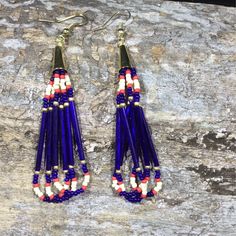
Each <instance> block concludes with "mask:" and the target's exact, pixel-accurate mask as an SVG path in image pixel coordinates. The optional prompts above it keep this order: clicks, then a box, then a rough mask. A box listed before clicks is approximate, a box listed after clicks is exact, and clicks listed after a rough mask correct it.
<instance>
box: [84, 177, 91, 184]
mask: <svg viewBox="0 0 236 236" xmlns="http://www.w3.org/2000/svg"><path fill="white" fill-rule="evenodd" d="M84 181H85V182H86V183H89V181H90V175H85V176H84Z"/></svg>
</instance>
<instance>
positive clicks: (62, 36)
mask: <svg viewBox="0 0 236 236" xmlns="http://www.w3.org/2000/svg"><path fill="white" fill-rule="evenodd" d="M84 13H85V12H84ZM84 13H81V12H78V13H76V14H74V15H71V16H67V17H65V18H62V19H57V18H56V19H55V20H47V19H39V21H40V22H49V23H61V22H64V21H67V20H70V19H73V18H76V17H80V18H82V21H81V22H78V23H72V24H70V25H69V26H68V27H66V28H64V29H63V31H62V33H61V34H60V35H58V36H57V38H56V44H57V46H60V47H62V48H63V47H64V45H65V42H66V40H67V39H68V37H69V36H70V33H71V32H72V31H73V29H74V28H75V27H79V26H83V25H86V24H87V23H88V18H87V16H86V15H85V14H84Z"/></svg>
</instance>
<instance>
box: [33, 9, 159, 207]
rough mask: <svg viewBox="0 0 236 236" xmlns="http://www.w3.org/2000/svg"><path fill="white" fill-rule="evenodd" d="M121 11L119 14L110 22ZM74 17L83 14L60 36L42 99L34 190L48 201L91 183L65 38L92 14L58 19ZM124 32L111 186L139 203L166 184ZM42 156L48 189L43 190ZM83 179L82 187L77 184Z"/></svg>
mask: <svg viewBox="0 0 236 236" xmlns="http://www.w3.org/2000/svg"><path fill="white" fill-rule="evenodd" d="M117 15H119V12H118V13H116V14H114V15H113V16H112V17H111V18H110V19H109V20H108V21H110V20H111V19H112V18H113V17H114V16H117ZM130 16H131V15H130V12H129V17H130ZM74 17H80V18H82V21H81V22H80V23H74V24H71V25H70V26H69V27H68V28H65V29H64V30H63V32H62V33H61V34H60V35H59V36H58V37H57V38H56V47H55V50H54V57H53V72H52V76H51V78H50V81H49V84H48V85H47V87H46V92H45V95H44V98H43V108H42V118H41V127H40V134H39V141H38V149H37V156H36V164H35V169H34V175H33V190H34V193H35V195H36V196H37V197H38V198H40V199H41V200H42V201H45V202H53V203H59V202H63V201H65V200H68V199H70V198H71V197H73V196H76V195H79V194H81V193H83V192H84V191H85V190H86V189H87V186H88V184H89V182H90V172H89V170H88V167H87V163H86V160H85V153H84V149H83V143H82V138H81V131H80V125H79V122H78V118H77V111H76V106H75V102H74V98H73V93H74V91H73V88H72V84H71V80H70V77H69V75H68V73H67V70H66V69H65V63H64V56H63V50H64V48H65V44H66V41H67V40H68V37H69V35H70V34H71V32H72V31H73V28H74V27H77V26H83V25H85V24H87V22H88V18H87V17H86V15H85V14H84V13H79V14H76V15H73V16H70V17H67V18H65V19H63V20H58V21H57V22H61V21H64V20H67V19H71V18H74ZM108 21H106V23H104V25H105V24H107V23H108ZM104 25H103V27H104ZM124 35H125V32H124V28H123V26H122V25H120V27H119V28H118V46H119V50H120V70H119V76H118V79H119V83H118V84H119V85H118V89H117V96H116V104H117V108H116V140H115V143H116V150H115V164H114V172H113V176H112V187H113V188H114V190H115V191H116V192H117V193H118V194H119V195H120V196H123V197H124V198H125V199H126V200H128V201H129V202H140V201H141V200H142V199H144V198H147V197H149V198H150V197H153V196H154V195H156V194H157V193H158V192H159V190H161V188H162V182H161V180H160V167H159V162H158V155H157V152H156V150H155V147H154V144H153V141H152V138H151V134H150V131H149V128H148V124H147V121H146V119H145V116H144V111H143V109H142V107H141V105H140V83H139V80H138V76H137V74H136V69H135V68H134V67H133V66H132V65H131V63H130V60H129V56H128V53H127V50H126V46H125V38H124ZM75 148H76V152H77V155H78V158H79V163H80V168H81V172H80V173H78V171H76V169H77V168H75V160H74V156H75V153H74V152H75ZM129 152H130V154H131V157H132V167H131V174H130V186H131V187H129V188H126V187H125V184H124V181H123V177H122V165H123V163H124V162H125V158H126V157H127V155H128V153H129ZM43 157H44V172H45V191H44V192H43V191H41V188H40V173H41V172H42V171H41V167H42V161H43ZM60 168H61V169H62V171H61V170H60ZM152 169H153V170H154V181H153V180H152V179H151V170H152ZM81 173H82V174H81ZM59 174H60V176H59ZM81 175H83V180H82V181H78V177H79V176H81ZM62 179H63V180H62ZM152 182H155V183H153V185H154V187H153V188H152V189H149V191H148V184H149V183H152ZM79 183H80V185H81V187H78V184H79Z"/></svg>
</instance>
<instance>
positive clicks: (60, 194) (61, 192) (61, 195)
mask: <svg viewBox="0 0 236 236" xmlns="http://www.w3.org/2000/svg"><path fill="white" fill-rule="evenodd" d="M65 191H66V190H65V189H62V190H61V191H60V193H59V194H58V195H59V197H63V195H64V193H65Z"/></svg>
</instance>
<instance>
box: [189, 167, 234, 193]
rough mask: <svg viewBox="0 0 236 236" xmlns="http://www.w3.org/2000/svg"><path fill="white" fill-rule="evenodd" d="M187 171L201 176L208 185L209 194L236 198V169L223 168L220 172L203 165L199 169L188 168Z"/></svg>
mask: <svg viewBox="0 0 236 236" xmlns="http://www.w3.org/2000/svg"><path fill="white" fill-rule="evenodd" d="M186 169H187V170H190V171H194V172H195V173H197V174H199V175H200V177H201V178H202V179H203V180H204V181H206V182H207V183H208V186H209V188H208V189H207V191H208V192H211V193H214V194H219V195H232V196H236V169H235V168H224V167H222V168H221V169H220V170H217V169H213V168H208V167H207V166H205V165H203V164H201V165H199V166H198V167H187V168H186Z"/></svg>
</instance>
